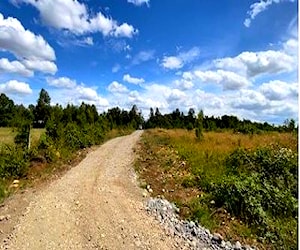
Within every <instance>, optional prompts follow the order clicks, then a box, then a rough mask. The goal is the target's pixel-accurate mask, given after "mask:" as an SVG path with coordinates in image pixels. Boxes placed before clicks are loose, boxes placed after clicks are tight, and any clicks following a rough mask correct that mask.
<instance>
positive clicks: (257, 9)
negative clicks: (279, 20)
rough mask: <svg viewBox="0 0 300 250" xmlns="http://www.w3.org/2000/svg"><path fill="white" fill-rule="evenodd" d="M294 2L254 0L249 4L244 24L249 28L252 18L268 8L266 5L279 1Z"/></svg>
mask: <svg viewBox="0 0 300 250" xmlns="http://www.w3.org/2000/svg"><path fill="white" fill-rule="evenodd" d="M286 1H288V2H294V1H295V0H260V1H259V2H255V3H253V4H251V5H250V10H249V11H248V12H247V14H248V16H249V17H248V18H246V19H245V21H244V25H245V26H246V27H247V28H249V27H250V25H251V22H252V20H254V19H255V17H256V16H257V15H258V14H260V13H261V12H263V11H265V10H267V9H268V7H269V6H270V5H272V4H274V3H281V2H286Z"/></svg>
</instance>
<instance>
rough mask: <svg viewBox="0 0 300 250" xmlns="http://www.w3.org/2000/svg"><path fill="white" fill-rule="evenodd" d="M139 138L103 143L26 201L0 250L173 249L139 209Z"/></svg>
mask: <svg viewBox="0 0 300 250" xmlns="http://www.w3.org/2000/svg"><path fill="white" fill-rule="evenodd" d="M141 133H142V132H141V131H136V132H134V133H133V134H131V135H129V136H125V137H119V138H116V139H113V140H111V141H108V142H107V143H105V144H104V145H102V146H101V147H99V148H98V149H96V150H95V151H93V152H91V153H89V154H88V155H87V157H86V158H85V159H84V160H83V161H82V162H81V163H80V164H79V165H77V166H76V167H74V168H72V169H71V170H70V171H68V172H67V173H66V174H65V175H64V176H63V177H61V178H60V179H58V180H56V181H53V182H52V183H51V184H50V185H48V186H47V187H46V188H43V189H42V190H40V191H37V192H36V193H35V194H34V195H31V196H30V198H27V199H29V200H28V206H27V208H24V211H26V212H25V213H24V214H23V215H22V216H20V217H19V218H14V219H15V221H16V225H15V226H14V229H13V231H12V233H11V236H10V237H9V239H5V240H4V243H1V244H2V246H1V249H30V250H34V249H39V250H40V249H175V247H174V244H175V243H174V241H173V240H172V239H171V238H169V237H167V236H166V235H165V233H164V231H163V230H162V229H161V228H160V226H159V225H158V223H157V222H156V221H154V219H152V218H151V217H150V216H148V215H147V214H146V212H145V210H144V208H143V207H144V204H143V197H142V190H141V189H140V188H139V187H138V184H137V181H136V179H135V174H134V171H133V167H132V163H133V160H134V153H133V148H134V146H135V144H136V142H137V141H138V139H139V138H140V135H141ZM0 223H1V222H0ZM0 227H1V224H0Z"/></svg>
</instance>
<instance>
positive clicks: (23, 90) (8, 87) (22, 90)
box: [0, 80, 32, 96]
mask: <svg viewBox="0 0 300 250" xmlns="http://www.w3.org/2000/svg"><path fill="white" fill-rule="evenodd" d="M0 92H2V93H5V94H13V95H20V96H23V95H30V94H32V89H31V88H30V86H29V84H28V83H25V82H19V81H16V80H10V81H8V82H6V83H3V84H0Z"/></svg>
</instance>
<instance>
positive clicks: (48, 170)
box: [0, 89, 143, 202]
mask: <svg viewBox="0 0 300 250" xmlns="http://www.w3.org/2000/svg"><path fill="white" fill-rule="evenodd" d="M50 101H51V98H50V96H49V95H48V93H47V91H46V90H44V89H42V90H41V92H40V95H39V98H38V100H37V103H36V105H29V107H27V108H26V107H24V106H22V105H15V104H14V102H13V101H12V100H10V99H9V98H8V97H7V96H6V95H5V94H1V95H0V127H1V128H0V202H1V201H2V200H3V199H4V198H5V197H6V196H8V195H9V194H10V193H12V192H14V191H15V190H17V189H18V188H19V187H20V186H24V185H30V183H32V182H33V181H34V180H36V179H39V178H44V177H45V176H51V175H53V173H58V172H59V171H64V169H66V168H67V167H68V165H70V164H72V162H77V161H78V159H82V157H84V155H85V154H86V152H87V150H88V148H89V147H91V146H93V145H99V144H101V143H103V142H104V141H105V140H108V139H110V138H113V137H116V136H119V135H124V134H128V133H131V132H132V131H133V130H135V129H137V128H138V127H139V125H140V124H143V118H142V116H141V114H140V113H139V111H138V109H137V107H136V106H133V107H132V109H131V110H130V111H125V110H120V109H119V108H112V109H110V110H108V111H107V112H105V113H102V114H98V112H97V109H96V106H94V105H89V104H85V103H82V104H81V105H80V106H74V105H71V104H69V105H67V106H66V107H64V108H63V107H62V106H60V105H58V104H57V105H55V106H51V105H50ZM20 180H21V181H20Z"/></svg>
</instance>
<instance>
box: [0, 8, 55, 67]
mask: <svg viewBox="0 0 300 250" xmlns="http://www.w3.org/2000/svg"><path fill="white" fill-rule="evenodd" d="M0 33H1V36H0V48H2V49H4V50H6V51H9V52H11V53H13V54H14V55H15V56H16V57H17V58H19V59H23V58H27V59H34V60H36V59H42V60H49V61H53V60H55V53H54V50H53V49H52V47H51V46H50V45H49V44H48V43H47V42H46V41H45V40H44V38H43V37H42V36H40V35H35V34H33V33H32V32H31V31H29V30H25V29H24V27H23V26H22V24H21V23H20V22H19V20H17V19H16V18H13V17H8V18H7V19H5V18H4V17H3V15H2V14H1V13H0Z"/></svg>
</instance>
